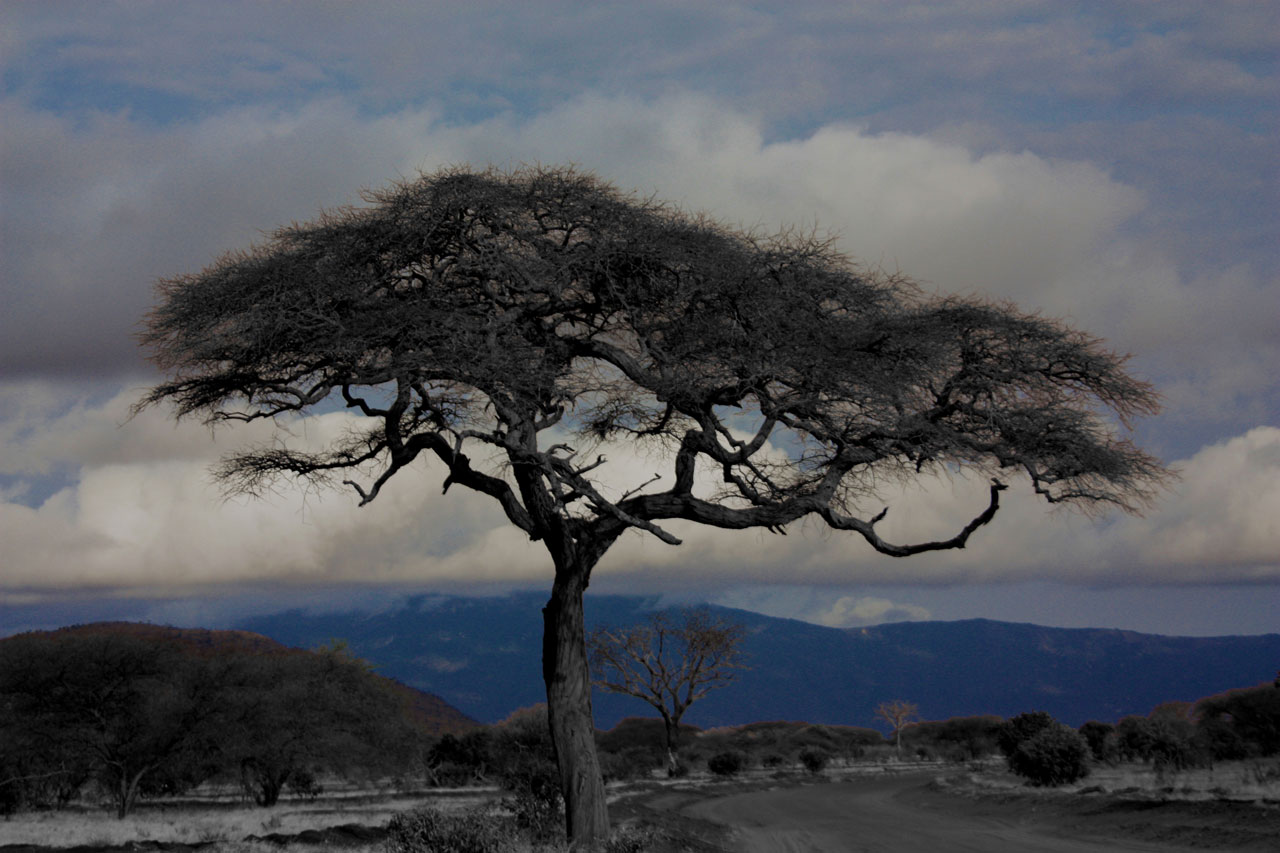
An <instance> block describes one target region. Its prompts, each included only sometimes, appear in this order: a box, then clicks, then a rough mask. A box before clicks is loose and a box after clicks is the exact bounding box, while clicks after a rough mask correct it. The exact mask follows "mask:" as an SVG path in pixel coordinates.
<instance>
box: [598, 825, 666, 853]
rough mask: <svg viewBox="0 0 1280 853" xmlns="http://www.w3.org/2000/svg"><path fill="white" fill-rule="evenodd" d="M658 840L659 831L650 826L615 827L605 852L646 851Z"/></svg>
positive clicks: (629, 852)
mask: <svg viewBox="0 0 1280 853" xmlns="http://www.w3.org/2000/svg"><path fill="white" fill-rule="evenodd" d="M657 841H658V833H657V831H656V830H655V829H654V828H653V827H649V826H624V827H622V828H620V829H615V830H614V831H613V834H612V835H610V836H609V840H608V841H607V842H605V845H604V853H645V851H646V850H650V849H652V848H653V846H654V845H655V843H656V842H657Z"/></svg>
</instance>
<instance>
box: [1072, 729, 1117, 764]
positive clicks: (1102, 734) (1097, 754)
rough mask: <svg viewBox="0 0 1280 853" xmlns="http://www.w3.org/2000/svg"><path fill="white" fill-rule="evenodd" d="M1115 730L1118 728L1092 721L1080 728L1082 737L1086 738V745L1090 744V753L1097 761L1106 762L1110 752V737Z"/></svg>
mask: <svg viewBox="0 0 1280 853" xmlns="http://www.w3.org/2000/svg"><path fill="white" fill-rule="evenodd" d="M1115 730H1116V727H1115V726H1113V725H1111V724H1110V723H1100V722H1098V721H1097V720H1090V721H1089V722H1087V723H1085V724H1084V725H1083V726H1081V727H1080V736H1081V737H1083V738H1084V740H1085V743H1087V744H1089V752H1090V753H1091V754H1092V755H1093V757H1094V758H1095V759H1097V760H1098V761H1106V760H1107V758H1108V753H1109V752H1110V749H1109V748H1108V745H1109V736H1110V734H1111V733H1112V732H1114V731H1115Z"/></svg>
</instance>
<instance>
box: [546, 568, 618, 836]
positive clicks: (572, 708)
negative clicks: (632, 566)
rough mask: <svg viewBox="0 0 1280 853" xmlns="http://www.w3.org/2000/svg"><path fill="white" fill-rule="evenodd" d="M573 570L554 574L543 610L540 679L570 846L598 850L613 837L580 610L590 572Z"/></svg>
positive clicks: (568, 569) (563, 570)
mask: <svg viewBox="0 0 1280 853" xmlns="http://www.w3.org/2000/svg"><path fill="white" fill-rule="evenodd" d="M575 568H577V567H568V568H567V569H561V570H560V571H557V572H556V581H555V585H554V586H553V587H552V589H551V599H550V600H549V601H548V602H547V606H546V607H544V608H543V609H542V619H543V634H542V678H543V681H545V682H546V686H547V716H548V719H549V721H550V724H551V742H552V745H553V746H554V747H555V752H556V763H557V765H558V766H559V770H560V790H561V792H562V793H563V794H564V810H565V829H566V831H567V833H568V838H569V843H570V845H571V849H573V850H594V849H597V848H598V847H600V846H601V845H603V843H604V842H605V841H606V840H607V839H608V837H609V813H608V810H607V809H606V807H605V798H604V781H603V780H602V778H601V776H600V762H599V760H598V759H597V758H596V738H595V722H594V720H593V718H592V715H591V676H590V671H589V669H588V666H587V643H586V635H585V626H584V621H583V611H582V594H583V592H584V590H585V588H586V575H587V570H586V569H583V570H579V571H575V570H574V569H575Z"/></svg>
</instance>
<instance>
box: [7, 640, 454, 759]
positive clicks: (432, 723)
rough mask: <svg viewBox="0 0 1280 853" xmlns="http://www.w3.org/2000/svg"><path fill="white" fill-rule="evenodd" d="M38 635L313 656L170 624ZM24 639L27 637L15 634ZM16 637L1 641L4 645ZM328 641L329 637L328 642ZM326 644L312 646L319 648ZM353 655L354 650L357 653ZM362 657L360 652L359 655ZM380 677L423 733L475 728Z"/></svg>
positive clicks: (212, 652) (203, 651)
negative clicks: (119, 638) (122, 638)
mask: <svg viewBox="0 0 1280 853" xmlns="http://www.w3.org/2000/svg"><path fill="white" fill-rule="evenodd" d="M32 633H34V634H51V635H55V636H56V635H65V634H93V635H103V634H108V635H110V634H115V635H120V636H127V637H137V638H141V639H144V640H148V641H150V642H155V643H171V644H173V645H176V646H179V647H181V648H182V649H183V651H184V652H186V653H187V654H190V655H196V656H199V657H213V658H216V657H218V656H219V655H228V654H230V655H293V654H311V652H308V651H306V650H305V649H302V648H296V647H292V646H289V645H286V644H284V643H282V642H279V641H277V640H274V639H272V638H270V637H267V636H264V635H263V634H260V633H256V632H253V631H239V630H223V631H216V630H208V629H204V628H173V627H170V626H168V625H152V624H149V623H145V622H92V623H88V624H84V625H73V626H69V627H66V628H59V629H57V630H55V631H47V632H43V631H37V632H32ZM15 636H24V635H15ZM11 639H13V638H3V639H0V644H4V643H5V642H8V641H9V640H11ZM325 642H327V638H326V640H325ZM321 644H322V643H312V644H310V646H312V647H315V646H319V645H321ZM353 653H355V652H354V650H353ZM355 654H356V656H357V657H360V655H359V654H358V653H355ZM375 677H376V678H378V679H380V680H381V681H383V682H384V683H386V685H387V687H388V689H390V690H391V691H392V692H393V693H395V694H397V695H399V696H401V697H402V698H403V700H404V702H405V707H406V708H407V709H408V714H409V717H410V719H412V720H413V721H414V723H416V724H417V725H418V726H419V727H420V728H421V729H422V730H423V731H426V732H428V733H430V734H434V735H442V734H446V733H452V734H460V733H462V732H465V731H467V730H469V729H472V728H475V727H476V725H477V723H476V721H475V720H473V719H471V718H470V717H467V716H466V715H465V714H463V713H462V712H461V711H459V710H458V709H457V708H455V707H453V706H452V705H450V704H449V703H448V702H445V701H444V700H443V699H441V698H440V697H439V696H436V695H434V694H431V693H427V692H425V691H422V690H419V689H417V688H415V687H411V686H409V685H406V684H403V683H401V682H400V681H398V680H396V679H394V678H388V677H387V676H385V675H382V674H377V675H376V676H375Z"/></svg>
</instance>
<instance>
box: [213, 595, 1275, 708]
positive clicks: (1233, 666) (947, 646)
mask: <svg viewBox="0 0 1280 853" xmlns="http://www.w3.org/2000/svg"><path fill="white" fill-rule="evenodd" d="M543 600H544V596H542V595H540V594H538V593H533V592H520V593H513V594H510V595H507V596H504V597H490V598H465V597H461V596H428V595H415V596H407V597H406V598H405V599H404V600H403V601H401V602H400V603H399V604H398V605H393V606H390V607H387V608H384V609H383V610H381V611H380V612H377V613H369V612H362V611H348V612H346V613H318V614H317V613H307V612H306V611H303V610H299V609H294V610H288V611H282V612H280V613H276V614H270V615H267V616H258V617H252V618H248V619H243V620H240V621H239V622H237V623H236V624H237V627H241V628H244V629H247V630H251V631H256V632H258V633H262V634H265V635H267V636H271V637H275V638H276V639H280V640H281V641H284V642H288V643H291V644H295V645H308V644H314V643H315V642H320V641H324V640H327V639H329V638H331V637H342V638H344V639H346V640H347V641H348V642H349V643H350V644H351V648H352V651H353V652H354V653H355V654H357V655H359V656H360V657H362V658H365V659H367V660H370V661H372V662H374V663H375V664H377V665H378V667H379V671H381V672H383V673H385V674H387V675H391V676H393V677H395V678H397V679H399V680H401V681H403V682H404V683H406V684H409V685H410V686H413V687H416V688H418V689H421V690H426V691H428V692H431V693H434V694H436V695H439V696H441V697H442V698H443V699H444V700H445V701H447V702H449V703H450V704H451V705H453V706H455V707H457V708H459V709H460V710H461V711H462V712H463V713H465V714H466V715H468V716H470V717H472V718H475V719H478V720H481V721H484V722H496V721H498V720H501V719H503V718H504V717H506V716H507V715H508V714H509V713H510V712H511V711H513V710H515V709H517V708H520V707H525V706H528V705H532V704H536V703H538V702H542V701H544V693H543V687H542V682H541V678H540V672H541V670H540V664H539V656H540V654H541V632H542V617H541V606H542V604H543ZM658 603H659V599H658V598H657V597H656V596H614V595H588V597H587V608H586V609H587V623H588V628H590V627H592V626H594V625H598V624H605V625H625V624H631V623H633V622H638V621H640V620H641V619H643V618H644V617H645V614H646V613H648V612H649V611H650V610H653V609H658V608H657V605H658ZM706 606H708V607H709V608H710V609H711V610H713V611H715V612H717V613H720V614H722V615H724V616H726V617H727V618H731V619H733V620H735V621H738V622H740V623H741V624H743V626H744V628H746V630H747V635H746V639H745V640H744V650H745V651H746V653H747V655H748V656H749V658H750V662H751V665H752V668H751V669H749V670H746V671H744V672H743V673H741V674H740V676H739V679H738V681H737V682H736V683H735V684H734V685H732V686H730V687H727V688H725V689H723V690H719V691H716V692H714V693H712V694H710V695H709V696H707V697H706V698H705V699H702V700H700V701H699V702H697V703H695V704H694V705H693V706H692V707H691V709H690V710H689V712H688V714H687V716H686V721H687V722H689V723H691V724H693V725H697V726H699V727H702V728H710V727H714V726H721V725H738V724H742V723H748V722H754V721H759V720H769V719H797V720H799V719H802V720H806V721H808V722H812V723H824V724H830V725H855V726H868V725H874V724H875V722H876V719H875V715H874V709H875V706H876V705H877V704H879V703H880V702H883V701H887V700H892V699H905V700H907V701H912V702H915V703H917V704H918V705H919V706H920V713H921V714H922V715H923V716H925V717H926V718H928V719H945V718H948V717H952V716H973V715H979V714H998V715H1000V716H1004V717H1009V716H1013V715H1015V714H1018V713H1021V712H1023V711H1030V710H1046V711H1049V712H1050V713H1052V714H1053V715H1054V716H1055V717H1057V718H1058V719H1060V720H1062V721H1064V722H1067V723H1069V724H1071V725H1079V724H1080V723H1083V722H1085V721H1086V720H1088V719H1099V720H1106V721H1114V720H1116V719H1119V718H1120V717H1122V716H1126V715H1129V714H1146V713H1147V712H1148V711H1150V710H1151V709H1152V708H1153V707H1154V706H1155V705H1157V704H1159V703H1161V702H1165V701H1172V700H1182V701H1194V700H1196V699H1200V698H1203V697H1204V696H1209V695H1213V694H1215V693H1219V692H1222V691H1223V690H1226V689H1230V688H1234V687H1243V686H1249V685H1252V684H1255V683H1258V682H1259V681H1262V680H1269V679H1270V678H1271V676H1272V675H1273V673H1274V672H1275V669H1276V667H1277V665H1280V633H1277V634H1264V635H1228V636H1223V637H1177V636H1170V635H1162V634H1143V633H1141V632H1134V631H1125V630H1122V629H1116V628H1053V627H1048V626H1041V625H1035V624H1034V623H1017V622H1002V621H999V620H993V619H963V620H954V621H927V622H921V621H915V622H893V623H882V624H878V625H871V626H866V627H854V628H832V627H826V626H822V625H814V624H812V623H808V622H802V621H800V620H794V619H783V618H776V617H770V616H764V615H762V614H759V613H753V612H751V611H746V610H737V609H733V608H725V607H718V606H713V605H706ZM593 704H594V708H595V716H596V725H597V727H599V728H601V729H609V728H611V727H612V726H613V725H616V723H617V722H618V721H620V720H621V719H623V718H624V717H629V716H636V715H642V714H645V713H648V712H650V709H649V708H648V706H647V705H645V704H644V703H643V702H640V701H639V700H636V699H633V698H630V697H624V696H618V695H615V694H608V693H602V692H599V691H597V692H596V694H595V696H594V700H593Z"/></svg>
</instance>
